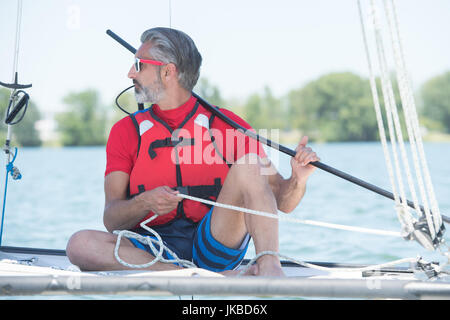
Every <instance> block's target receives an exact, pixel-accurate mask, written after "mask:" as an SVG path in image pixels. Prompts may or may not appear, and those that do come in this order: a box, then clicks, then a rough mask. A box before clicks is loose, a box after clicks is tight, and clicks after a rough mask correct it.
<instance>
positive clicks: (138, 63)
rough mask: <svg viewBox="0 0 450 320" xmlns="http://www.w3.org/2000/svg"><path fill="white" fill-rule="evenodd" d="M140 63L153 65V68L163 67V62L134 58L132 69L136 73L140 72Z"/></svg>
mask: <svg viewBox="0 0 450 320" xmlns="http://www.w3.org/2000/svg"><path fill="white" fill-rule="evenodd" d="M141 63H147V64H153V65H155V66H163V65H165V63H164V62H161V61H157V60H149V59H139V58H135V61H134V68H135V69H136V72H139V71H141Z"/></svg>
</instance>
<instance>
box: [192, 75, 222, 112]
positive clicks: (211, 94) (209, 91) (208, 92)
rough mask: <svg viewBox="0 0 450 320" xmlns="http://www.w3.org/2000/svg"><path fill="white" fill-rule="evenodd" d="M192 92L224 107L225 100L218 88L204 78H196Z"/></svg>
mask: <svg viewBox="0 0 450 320" xmlns="http://www.w3.org/2000/svg"><path fill="white" fill-rule="evenodd" d="M194 92H195V93H197V94H198V95H199V96H200V97H202V98H203V99H205V100H206V101H208V102H209V103H211V104H213V105H215V106H218V107H225V100H224V99H223V98H222V95H221V93H220V90H219V88H218V87H217V86H215V85H213V84H212V83H211V82H210V81H209V80H208V79H206V78H200V79H199V80H198V82H197V84H196V86H195V88H194Z"/></svg>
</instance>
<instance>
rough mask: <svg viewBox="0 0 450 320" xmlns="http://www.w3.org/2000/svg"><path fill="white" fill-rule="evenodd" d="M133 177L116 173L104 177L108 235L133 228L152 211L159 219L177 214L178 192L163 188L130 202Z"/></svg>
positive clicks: (145, 193)
mask: <svg viewBox="0 0 450 320" xmlns="http://www.w3.org/2000/svg"><path fill="white" fill-rule="evenodd" d="M129 181H130V176H129V175H128V174H127V173H125V172H122V171H114V172H111V173H110V174H108V175H107V176H106V177H105V209H104V213H103V223H104V225H105V227H106V229H107V230H108V231H109V232H112V231H114V230H125V229H131V228H134V227H135V226H136V225H137V224H138V223H139V222H140V221H141V220H142V219H144V218H145V216H146V215H147V214H148V213H149V212H150V211H153V212H155V213H156V214H158V215H162V214H166V213H169V212H171V211H172V210H174V209H175V208H176V207H177V205H178V202H180V201H181V200H182V198H180V197H177V196H176V194H177V193H178V191H174V190H172V189H171V188H169V187H167V186H162V187H158V188H155V189H153V190H149V191H146V192H143V193H141V194H139V195H137V196H135V197H133V198H132V199H127V188H128V184H129Z"/></svg>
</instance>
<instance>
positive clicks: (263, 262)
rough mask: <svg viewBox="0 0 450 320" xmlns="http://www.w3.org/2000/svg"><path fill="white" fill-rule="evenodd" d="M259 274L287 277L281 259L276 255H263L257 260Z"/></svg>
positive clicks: (257, 272) (257, 273)
mask: <svg viewBox="0 0 450 320" xmlns="http://www.w3.org/2000/svg"><path fill="white" fill-rule="evenodd" d="M256 275H257V276H262V277H285V276H286V275H285V274H284V272H283V269H282V268H281V263H280V260H279V259H278V258H277V257H274V256H262V257H261V258H259V259H258V260H257V271H256Z"/></svg>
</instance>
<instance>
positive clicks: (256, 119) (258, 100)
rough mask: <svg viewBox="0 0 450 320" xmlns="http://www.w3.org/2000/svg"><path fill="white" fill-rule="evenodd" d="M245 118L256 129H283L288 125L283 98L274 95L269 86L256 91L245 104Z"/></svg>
mask: <svg viewBox="0 0 450 320" xmlns="http://www.w3.org/2000/svg"><path fill="white" fill-rule="evenodd" d="M244 117H245V120H246V121H247V122H248V123H249V124H250V125H251V126H252V127H253V128H255V129H283V128H286V126H287V121H286V120H285V112H284V110H283V108H282V100H281V99H278V98H276V97H274V95H273V94H272V91H271V90H270V88H269V87H265V88H264V90H263V93H262V94H258V93H254V94H252V95H251V96H250V97H249V98H248V99H247V102H246V103H245V105H244Z"/></svg>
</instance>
